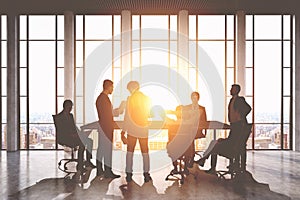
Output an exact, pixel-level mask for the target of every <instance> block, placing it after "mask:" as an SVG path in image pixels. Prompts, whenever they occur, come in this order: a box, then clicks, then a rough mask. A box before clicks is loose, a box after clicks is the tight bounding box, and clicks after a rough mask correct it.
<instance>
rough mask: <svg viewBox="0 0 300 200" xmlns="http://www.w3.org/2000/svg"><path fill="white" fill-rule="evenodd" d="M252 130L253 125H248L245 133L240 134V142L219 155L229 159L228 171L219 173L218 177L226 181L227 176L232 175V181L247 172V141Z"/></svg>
mask: <svg viewBox="0 0 300 200" xmlns="http://www.w3.org/2000/svg"><path fill="white" fill-rule="evenodd" d="M251 130H252V124H246V125H245V127H244V130H243V133H241V134H240V140H239V142H238V143H237V144H236V145H235V146H234V147H233V148H232V149H230V150H229V151H227V152H220V153H219V154H218V155H220V156H223V157H225V158H228V159H229V166H227V170H220V171H217V175H218V177H219V178H221V179H226V177H225V176H226V175H230V177H231V179H233V178H235V177H236V176H238V175H240V174H241V173H244V172H245V171H246V160H247V152H246V147H247V141H248V138H249V136H250V133H251Z"/></svg>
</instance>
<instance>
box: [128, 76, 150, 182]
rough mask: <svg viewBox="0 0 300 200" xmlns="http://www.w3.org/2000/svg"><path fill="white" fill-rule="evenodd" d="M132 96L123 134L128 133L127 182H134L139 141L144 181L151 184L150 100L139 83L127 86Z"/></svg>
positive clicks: (132, 82)
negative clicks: (134, 162) (133, 165)
mask: <svg viewBox="0 0 300 200" xmlns="http://www.w3.org/2000/svg"><path fill="white" fill-rule="evenodd" d="M127 89H128V91H129V92H130V94H131V95H130V96H129V97H128V99H127V107H126V111H125V116H124V127H123V131H122V134H125V132H127V154H126V181H127V182H130V181H132V164H133V153H134V148H135V145H136V142H137V140H139V144H140V148H141V151H142V156H143V170H144V181H145V182H149V181H150V180H151V176H150V174H149V170H150V161H149V148H148V117H149V115H150V107H151V101H150V98H149V97H148V96H146V95H144V94H143V93H142V92H140V91H139V89H140V85H139V83H138V82H137V81H130V82H129V83H128V84H127Z"/></svg>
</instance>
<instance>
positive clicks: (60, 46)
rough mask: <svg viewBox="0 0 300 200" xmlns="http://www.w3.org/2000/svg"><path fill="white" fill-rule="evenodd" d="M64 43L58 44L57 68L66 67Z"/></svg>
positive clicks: (59, 42)
mask: <svg viewBox="0 0 300 200" xmlns="http://www.w3.org/2000/svg"><path fill="white" fill-rule="evenodd" d="M64 52H65V50H64V42H63V41H58V42H57V67H64V66H65V63H64V62H65V60H64V58H65V55H64Z"/></svg>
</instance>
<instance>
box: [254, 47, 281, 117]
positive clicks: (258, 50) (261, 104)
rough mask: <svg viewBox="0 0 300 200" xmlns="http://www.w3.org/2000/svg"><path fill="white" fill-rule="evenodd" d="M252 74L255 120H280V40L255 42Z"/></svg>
mask: <svg viewBox="0 0 300 200" xmlns="http://www.w3.org/2000/svg"><path fill="white" fill-rule="evenodd" d="M266 52H268V53H266ZM270 72H272V76H266V74H270ZM254 75H255V83H254V84H255V94H254V96H255V110H256V112H255V119H256V122H280V112H281V111H280V110H281V109H280V108H281V106H280V105H281V81H280V80H281V43H280V42H255V74H254Z"/></svg>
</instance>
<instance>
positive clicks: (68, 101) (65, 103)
mask: <svg viewBox="0 0 300 200" xmlns="http://www.w3.org/2000/svg"><path fill="white" fill-rule="evenodd" d="M67 106H73V102H72V101H71V100H70V99H66V100H65V101H64V103H63V107H64V108H66V107H67Z"/></svg>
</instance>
